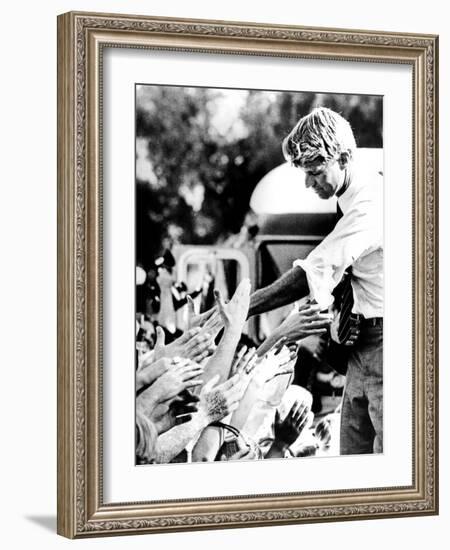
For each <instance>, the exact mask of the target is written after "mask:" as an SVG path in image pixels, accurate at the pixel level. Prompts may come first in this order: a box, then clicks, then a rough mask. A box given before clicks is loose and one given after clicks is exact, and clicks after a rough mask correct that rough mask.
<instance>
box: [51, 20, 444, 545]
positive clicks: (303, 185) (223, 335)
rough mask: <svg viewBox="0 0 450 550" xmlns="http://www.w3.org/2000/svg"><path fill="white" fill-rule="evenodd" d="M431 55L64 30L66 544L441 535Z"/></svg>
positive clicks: (62, 480) (61, 496) (87, 23)
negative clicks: (320, 529) (427, 523)
mask: <svg viewBox="0 0 450 550" xmlns="http://www.w3.org/2000/svg"><path fill="white" fill-rule="evenodd" d="M437 56H438V38H437V36H432V35H417V34H407V33H395V34H394V33H387V32H381V31H380V32H375V31H356V30H342V29H324V28H304V27H293V26H289V25H286V26H282V25H278V26H277V25H266V24H262V23H237V22H223V21H204V20H187V19H172V18H160V17H159V18H157V17H142V16H131V15H111V14H96V13H77V12H71V13H66V14H64V15H61V16H59V17H58V533H59V534H61V535H64V536H66V537H70V538H81V537H90V536H104V535H120V534H136V533H153V532H162V531H183V530H192V529H208V528H209V529H213V528H214V529H215V528H231V527H252V526H262V525H280V524H289V523H304V522H317V521H340V520H349V519H375V518H385V517H398V516H413V515H425V514H437V512H438V470H437V457H438V438H437V435H438V433H437V428H438V418H437V399H438V390H437V374H438V373H437V366H438V363H437V353H438V352H437V350H438V346H437V335H438V333H437V322H438V317H437V315H438V311H437V291H438V288H437V284H438V280H437V270H436V268H437V261H438V259H437V253H438V247H437V224H438V215H437V208H438V191H437V183H438V174H437V155H438V143H437V127H438V126H437V117H438V57H437Z"/></svg>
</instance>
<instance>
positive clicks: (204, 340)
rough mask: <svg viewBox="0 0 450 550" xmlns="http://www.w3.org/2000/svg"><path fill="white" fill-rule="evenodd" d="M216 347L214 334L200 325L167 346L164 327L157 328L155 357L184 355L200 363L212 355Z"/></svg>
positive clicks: (185, 357)
mask: <svg viewBox="0 0 450 550" xmlns="http://www.w3.org/2000/svg"><path fill="white" fill-rule="evenodd" d="M214 349H215V345H214V341H213V339H212V335H211V334H210V333H209V332H206V331H204V330H203V329H201V328H199V327H197V328H192V329H190V330H188V331H186V332H185V333H184V334H183V335H182V336H180V337H179V338H177V339H176V340H175V341H174V342H172V343H171V344H168V345H167V346H166V345H165V335H164V331H163V329H162V328H161V327H157V328H156V344H155V359H160V358H162V357H167V358H169V359H170V358H174V357H182V358H184V359H190V360H191V361H195V362H197V363H200V362H201V361H203V359H205V358H206V357H208V356H209V355H211V354H212V353H213V352H214Z"/></svg>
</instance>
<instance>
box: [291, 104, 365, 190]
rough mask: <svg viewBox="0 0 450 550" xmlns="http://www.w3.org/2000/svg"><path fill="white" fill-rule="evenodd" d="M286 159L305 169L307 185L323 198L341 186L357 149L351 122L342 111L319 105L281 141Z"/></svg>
mask: <svg viewBox="0 0 450 550" xmlns="http://www.w3.org/2000/svg"><path fill="white" fill-rule="evenodd" d="M282 150H283V155H284V157H285V159H286V160H287V161H288V162H290V163H291V164H292V165H293V166H296V167H298V168H301V169H302V170H303V171H304V172H305V175H306V177H305V185H306V187H311V188H312V189H313V190H314V191H315V192H316V193H317V195H318V196H319V197H320V198H321V199H328V198H330V197H331V196H333V195H334V194H336V192H337V191H339V189H340V188H341V187H342V185H343V184H344V181H345V178H346V170H347V168H348V167H349V165H350V163H351V161H352V159H353V156H354V153H355V150H356V142H355V137H354V135H353V131H352V129H351V126H350V124H349V123H348V121H347V120H345V118H343V117H342V116H341V115H340V114H338V113H336V112H334V111H332V110H331V109H328V108H326V107H318V108H316V109H314V110H313V111H312V112H311V113H309V114H308V115H306V116H304V117H302V118H301V119H300V120H299V121H298V122H297V124H296V125H295V126H294V128H293V129H292V131H291V132H290V133H289V135H288V136H287V137H286V138H285V139H284V141H283V144H282Z"/></svg>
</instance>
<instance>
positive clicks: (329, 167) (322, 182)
mask: <svg viewBox="0 0 450 550" xmlns="http://www.w3.org/2000/svg"><path fill="white" fill-rule="evenodd" d="M302 170H303V171H304V172H305V176H306V177H305V185H306V187H307V188H309V187H311V188H312V189H313V190H314V191H315V192H316V193H317V195H318V196H319V197H320V198H321V199H329V198H330V197H332V196H333V195H334V194H335V193H336V191H337V190H338V189H339V188H340V187H341V185H342V183H343V182H344V177H345V170H344V166H342V164H341V163H340V162H339V161H338V160H337V159H332V160H330V161H328V162H327V163H323V162H320V163H310V164H307V165H305V166H304V167H303V168H302Z"/></svg>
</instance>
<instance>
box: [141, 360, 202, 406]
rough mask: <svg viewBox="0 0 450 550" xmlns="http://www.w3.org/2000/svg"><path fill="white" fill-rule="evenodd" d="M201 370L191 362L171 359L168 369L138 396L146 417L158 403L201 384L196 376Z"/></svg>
mask: <svg viewBox="0 0 450 550" xmlns="http://www.w3.org/2000/svg"><path fill="white" fill-rule="evenodd" d="M201 374H203V369H202V368H201V367H200V366H199V365H197V363H193V362H191V361H186V360H181V359H173V360H172V361H171V365H170V367H169V369H168V370H167V371H166V372H165V373H164V374H163V375H162V376H160V377H159V378H157V379H156V380H155V382H154V383H153V384H152V385H151V386H150V387H149V388H147V389H146V390H144V391H143V392H142V393H141V394H140V395H139V396H138V400H139V402H140V403H141V404H142V406H143V407H144V411H145V412H146V414H147V415H148V416H150V415H151V414H152V411H153V409H154V408H155V406H156V405H157V404H159V403H163V402H164V401H168V400H169V399H172V398H174V397H175V396H176V395H178V394H179V393H181V392H182V391H184V390H186V389H188V388H195V387H196V386H201V385H202V384H203V381H202V380H199V379H198V376H200V375H201Z"/></svg>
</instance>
